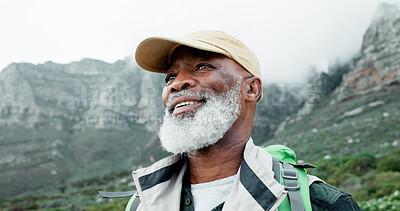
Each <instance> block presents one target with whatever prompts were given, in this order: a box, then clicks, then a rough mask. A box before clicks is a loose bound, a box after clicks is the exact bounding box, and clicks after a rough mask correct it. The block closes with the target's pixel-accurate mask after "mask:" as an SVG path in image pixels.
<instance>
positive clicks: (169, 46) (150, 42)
mask: <svg viewBox="0 0 400 211" xmlns="http://www.w3.org/2000/svg"><path fill="white" fill-rule="evenodd" d="M177 45H185V46H189V47H192V48H196V49H200V50H205V51H210V52H214V53H219V54H222V55H225V56H227V57H230V55H229V54H228V53H227V52H226V51H224V50H223V49H221V48H218V47H216V46H214V45H212V44H208V43H206V42H203V41H198V40H193V39H185V38H180V39H171V38H165V37H151V38H148V39H146V40H144V41H143V42H141V43H140V44H139V46H138V47H137V49H136V53H135V59H136V63H137V64H138V65H139V66H140V67H141V68H143V69H145V70H148V71H151V72H157V73H164V72H165V71H166V69H167V67H168V63H169V61H168V60H169V58H168V57H169V55H170V53H172V52H171V50H173V49H175V47H176V46H177Z"/></svg>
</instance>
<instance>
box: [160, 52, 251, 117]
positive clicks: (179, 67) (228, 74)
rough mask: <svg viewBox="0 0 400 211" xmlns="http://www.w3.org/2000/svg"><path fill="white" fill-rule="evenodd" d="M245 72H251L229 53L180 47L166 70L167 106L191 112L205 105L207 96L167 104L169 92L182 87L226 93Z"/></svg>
mask: <svg viewBox="0 0 400 211" xmlns="http://www.w3.org/2000/svg"><path fill="white" fill-rule="evenodd" d="M244 75H249V73H248V72H246V71H245V70H244V69H243V68H242V67H241V66H240V65H239V64H238V63H236V62H235V61H234V60H232V59H230V58H228V57H226V56H223V55H221V54H216V53H211V52H205V51H201V50H197V49H193V48H189V47H186V46H180V47H178V48H177V49H176V50H175V52H174V53H173V56H172V58H171V65H170V68H169V69H168V70H167V72H166V73H165V82H166V86H165V87H164V90H163V95H162V99H163V103H164V106H167V107H168V109H169V111H170V113H172V114H174V115H182V114H185V113H191V112H193V111H195V110H196V109H198V108H199V107H201V106H202V105H204V104H205V103H206V99H202V98H195V97H177V98H173V99H172V100H171V102H170V104H168V99H169V97H170V95H171V94H173V93H178V92H180V91H183V90H190V91H194V92H203V93H210V94H214V95H218V94H223V93H226V92H228V91H229V90H230V89H231V88H232V87H233V86H235V85H236V81H237V80H238V79H239V78H243V76H244Z"/></svg>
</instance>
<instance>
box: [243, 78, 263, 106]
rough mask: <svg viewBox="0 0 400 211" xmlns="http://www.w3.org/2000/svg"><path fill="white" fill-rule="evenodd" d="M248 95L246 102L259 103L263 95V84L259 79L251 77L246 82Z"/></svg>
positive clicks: (246, 94) (246, 95)
mask: <svg viewBox="0 0 400 211" xmlns="http://www.w3.org/2000/svg"><path fill="white" fill-rule="evenodd" d="M245 83H246V85H245V86H246V93H245V95H244V97H245V100H246V101H249V102H258V100H259V99H260V98H261V93H262V82H261V79H260V78H258V77H255V76H253V77H250V78H247V79H246V80H245Z"/></svg>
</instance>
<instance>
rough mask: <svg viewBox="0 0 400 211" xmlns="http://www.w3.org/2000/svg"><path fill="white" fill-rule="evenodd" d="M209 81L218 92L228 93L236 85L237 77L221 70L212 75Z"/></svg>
mask: <svg viewBox="0 0 400 211" xmlns="http://www.w3.org/2000/svg"><path fill="white" fill-rule="evenodd" d="M207 80H208V83H207V84H209V85H210V86H211V88H212V89H214V90H215V91H217V92H222V93H226V92H228V91H230V90H231V89H232V87H234V86H235V85H236V81H237V79H236V78H235V77H234V76H233V75H232V74H230V73H228V72H226V71H221V72H218V73H217V74H215V75H214V76H213V77H210V78H209V79H207Z"/></svg>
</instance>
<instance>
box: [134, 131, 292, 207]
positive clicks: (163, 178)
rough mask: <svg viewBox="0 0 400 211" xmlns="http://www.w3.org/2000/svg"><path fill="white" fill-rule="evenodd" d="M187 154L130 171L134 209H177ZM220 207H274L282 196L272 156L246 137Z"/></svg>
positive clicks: (283, 194) (284, 193) (283, 195)
mask: <svg viewBox="0 0 400 211" xmlns="http://www.w3.org/2000/svg"><path fill="white" fill-rule="evenodd" d="M186 168H187V156H183V155H180V154H178V155H173V156H170V157H167V158H164V159H162V160H160V161H158V162H156V163H154V164H153V165H151V166H150V167H147V168H143V169H139V170H137V171H133V173H132V175H133V179H134V181H135V184H136V188H137V191H138V194H139V197H140V200H141V203H140V205H139V207H138V210H165V208H166V207H168V210H179V209H180V199H181V190H182V180H183V176H184V174H185V171H186ZM237 175H238V176H237V177H236V178H235V181H234V182H233V186H232V190H231V192H230V194H229V195H228V198H227V200H226V201H225V204H224V208H223V210H275V209H277V208H278V206H279V204H280V203H281V202H282V201H283V199H284V198H285V197H286V194H287V193H286V191H284V188H283V186H282V185H281V184H280V183H279V182H277V181H276V180H275V179H274V172H273V171H272V157H271V155H270V154H269V153H267V152H266V151H265V150H264V149H262V148H260V147H258V146H255V145H254V143H253V140H252V139H251V138H250V139H249V141H248V142H247V144H246V147H245V150H244V154H243V160H242V163H241V166H240V168H239V171H238V173H237Z"/></svg>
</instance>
